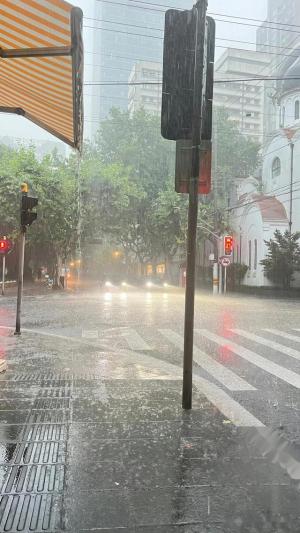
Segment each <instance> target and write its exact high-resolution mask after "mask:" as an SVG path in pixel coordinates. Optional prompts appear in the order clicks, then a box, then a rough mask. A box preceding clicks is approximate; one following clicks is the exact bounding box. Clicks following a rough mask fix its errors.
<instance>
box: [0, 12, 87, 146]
mask: <svg viewBox="0 0 300 533" xmlns="http://www.w3.org/2000/svg"><path fill="white" fill-rule="evenodd" d="M82 20H83V13H82V10H81V9H80V8H78V7H72V9H71V46H61V47H38V48H17V49H3V48H0V58H1V59H2V60H9V59H11V58H27V57H28V58H29V57H59V56H68V57H69V56H71V57H72V85H73V136H74V142H72V141H70V139H69V138H67V137H65V136H64V135H62V134H60V133H59V132H58V131H57V130H54V129H53V128H51V127H50V126H48V125H46V124H44V123H43V122H42V121H40V120H39V119H37V118H36V117H34V116H32V115H31V114H30V113H28V112H27V111H26V110H25V109H23V108H22V107H9V106H0V112H2V113H14V114H17V115H21V116H24V117H26V118H27V119H28V120H30V121H31V122H33V123H35V124H36V125H37V126H40V127H41V128H43V129H44V130H46V131H48V133H50V134H51V135H54V136H55V137H57V138H59V139H60V140H61V141H63V142H65V143H66V144H68V145H69V146H71V147H72V148H75V149H77V150H78V151H79V152H81V150H82V140H83V41H82Z"/></svg>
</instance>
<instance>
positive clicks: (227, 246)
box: [224, 235, 233, 256]
mask: <svg viewBox="0 0 300 533" xmlns="http://www.w3.org/2000/svg"><path fill="white" fill-rule="evenodd" d="M232 251H233V237H232V235H226V237H224V255H227V256H229V255H232Z"/></svg>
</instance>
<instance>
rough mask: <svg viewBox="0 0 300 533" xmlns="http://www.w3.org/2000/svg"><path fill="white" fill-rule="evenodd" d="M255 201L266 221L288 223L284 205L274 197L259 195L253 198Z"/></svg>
mask: <svg viewBox="0 0 300 533" xmlns="http://www.w3.org/2000/svg"><path fill="white" fill-rule="evenodd" d="M253 200H254V201H255V203H256V204H257V206H258V207H259V210H260V213H261V217H262V219H263V220H265V221H272V220H273V221H275V220H276V221H279V220H281V221H282V222H287V221H288V220H287V214H286V210H285V207H284V205H283V204H282V203H281V202H280V201H279V200H277V198H275V197H274V196H265V195H264V194H258V195H254V196H253Z"/></svg>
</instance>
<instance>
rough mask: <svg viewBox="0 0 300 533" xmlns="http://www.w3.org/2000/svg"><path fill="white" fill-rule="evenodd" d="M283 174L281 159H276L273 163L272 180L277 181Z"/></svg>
mask: <svg viewBox="0 0 300 533" xmlns="http://www.w3.org/2000/svg"><path fill="white" fill-rule="evenodd" d="M280 174H281V162H280V159H279V157H275V159H274V160H273V163H272V178H273V179H275V178H277V176H280Z"/></svg>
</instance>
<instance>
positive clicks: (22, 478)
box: [0, 373, 72, 533]
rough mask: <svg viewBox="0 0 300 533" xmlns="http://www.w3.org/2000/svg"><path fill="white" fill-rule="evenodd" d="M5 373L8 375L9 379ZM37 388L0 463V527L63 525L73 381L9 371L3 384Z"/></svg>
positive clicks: (16, 531)
mask: <svg viewBox="0 0 300 533" xmlns="http://www.w3.org/2000/svg"><path fill="white" fill-rule="evenodd" d="M9 377H10V376H8V378H9ZM33 382H34V384H35V385H37V387H36V391H35V394H34V395H33V402H32V404H31V406H30V411H29V413H28V416H26V417H25V416H24V422H22V423H21V424H20V425H21V426H22V425H24V429H23V430H22V431H21V432H20V433H19V435H18V439H17V441H16V442H14V443H13V444H10V445H9V446H11V453H10V454H6V457H5V463H4V464H2V465H1V467H0V489H1V496H0V532H9V533H20V532H31V531H32V532H35V533H42V532H43V533H44V532H49V533H54V531H55V532H57V531H62V530H64V527H63V523H62V516H63V489H64V483H65V468H66V467H65V461H66V453H67V440H68V427H69V423H70V419H71V398H72V381H71V380H70V379H65V377H63V378H62V377H61V376H60V375H57V374H47V375H45V374H27V373H22V374H18V375H16V374H15V375H13V376H12V378H11V379H8V380H7V381H6V382H5V383H6V384H7V385H8V386H11V385H12V384H13V383H15V384H16V387H17V388H15V390H16V391H17V393H19V389H20V387H21V388H22V389H23V388H24V389H28V387H33ZM18 383H19V384H20V385H17V384H18Z"/></svg>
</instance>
